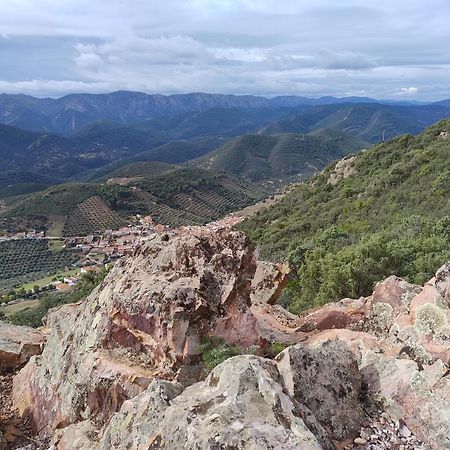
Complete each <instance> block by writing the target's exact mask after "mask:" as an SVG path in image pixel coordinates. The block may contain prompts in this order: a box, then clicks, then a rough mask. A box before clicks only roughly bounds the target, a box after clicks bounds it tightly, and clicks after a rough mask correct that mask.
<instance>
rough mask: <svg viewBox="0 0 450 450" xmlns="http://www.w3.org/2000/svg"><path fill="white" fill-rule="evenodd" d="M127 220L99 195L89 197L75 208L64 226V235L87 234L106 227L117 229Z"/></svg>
mask: <svg viewBox="0 0 450 450" xmlns="http://www.w3.org/2000/svg"><path fill="white" fill-rule="evenodd" d="M125 224H126V222H125V220H124V219H123V218H121V217H120V216H119V215H118V214H117V213H115V212H114V211H112V210H111V209H110V208H109V207H108V205H107V204H106V203H105V202H104V201H103V200H102V199H101V198H100V197H99V196H97V195H94V196H92V197H89V198H87V199H86V200H84V201H83V202H81V203H80V204H79V205H77V206H76V207H75V209H73V211H72V212H71V213H70V214H69V216H68V217H67V222H66V224H65V226H64V230H63V235H64V236H85V235H87V234H90V233H92V232H96V231H102V230H105V229H108V228H110V229H116V228H120V227H121V226H123V225H125Z"/></svg>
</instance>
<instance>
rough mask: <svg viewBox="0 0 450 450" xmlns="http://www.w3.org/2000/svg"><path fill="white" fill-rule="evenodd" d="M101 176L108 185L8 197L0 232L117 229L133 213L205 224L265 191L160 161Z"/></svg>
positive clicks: (163, 220) (175, 223)
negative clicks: (14, 197) (13, 197)
mask: <svg viewBox="0 0 450 450" xmlns="http://www.w3.org/2000/svg"><path fill="white" fill-rule="evenodd" d="M106 178H107V180H106ZM106 178H105V179H103V180H102V181H107V183H100V182H96V183H69V184H61V185H58V186H53V187H51V188H49V189H47V190H45V191H42V192H38V193H34V194H32V195H30V196H26V197H20V198H17V199H10V201H9V202H6V204H5V205H4V209H3V211H2V212H0V231H10V230H20V229H24V228H28V229H29V228H37V229H45V230H47V232H48V233H49V234H50V235H52V236H58V235H64V236H73V235H85V234H89V233H92V232H95V231H101V230H104V229H107V228H113V229H114V228H118V227H120V226H122V225H124V224H125V223H126V221H127V220H128V219H129V217H130V216H132V215H135V214H143V215H151V216H152V217H153V218H154V220H155V221H156V222H158V223H162V224H166V225H170V226H179V225H187V224H204V223H207V222H210V221H212V220H215V219H218V218H219V217H222V216H224V215H226V214H227V213H229V212H231V211H234V210H237V209H241V208H243V207H245V206H248V205H250V204H253V203H255V202H257V201H259V200H261V199H262V198H263V197H265V196H266V195H267V192H266V191H265V190H263V189H261V188H259V187H256V186H254V185H252V184H251V183H249V182H247V181H245V180H243V179H239V178H236V177H233V176H232V175H228V174H224V173H219V172H213V171H207V170H203V169H198V168H189V167H178V166H171V165H168V164H164V163H134V164H133V165H130V166H127V167H123V168H121V169H119V170H117V171H115V172H113V173H111V174H110V175H108V177H106Z"/></svg>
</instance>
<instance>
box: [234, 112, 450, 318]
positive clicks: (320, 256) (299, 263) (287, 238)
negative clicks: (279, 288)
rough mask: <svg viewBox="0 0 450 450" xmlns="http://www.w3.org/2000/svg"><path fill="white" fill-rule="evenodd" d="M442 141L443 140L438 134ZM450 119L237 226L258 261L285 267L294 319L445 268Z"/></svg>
mask: <svg viewBox="0 0 450 450" xmlns="http://www.w3.org/2000/svg"><path fill="white" fill-rule="evenodd" d="M445 133H448V134H445ZM449 154H450V120H447V121H442V122H440V123H438V124H436V125H434V126H432V127H431V128H429V129H428V130H426V131H425V132H424V133H423V134H421V135H419V136H417V137H414V136H410V135H406V136H401V137H398V138H395V139H392V140H391V141H389V142H386V143H384V144H379V145H376V146H375V147H373V148H371V149H370V150H367V151H364V152H362V153H360V154H359V155H358V156H357V157H356V159H355V160H354V162H353V163H352V161H351V160H350V161H347V164H348V165H349V167H350V166H352V165H353V167H352V168H351V170H350V172H351V171H353V174H351V175H350V176H349V177H348V178H345V179H344V178H343V179H340V180H338V181H337V184H336V185H333V184H330V182H329V179H330V174H332V173H333V170H334V168H335V164H333V165H331V166H330V167H328V168H327V169H326V170H325V171H324V172H323V173H321V174H319V175H317V176H316V177H314V178H313V179H312V180H311V182H309V183H307V184H304V185H301V186H299V187H298V188H296V189H295V190H294V191H293V192H292V193H290V194H289V195H287V196H286V197H285V198H284V199H283V200H282V201H281V202H280V203H279V204H277V205H275V206H273V207H271V208H268V209H266V210H263V211H261V212H260V213H259V214H257V215H256V216H255V217H254V218H252V219H250V220H247V221H246V222H245V223H244V224H243V225H242V229H244V230H245V231H246V232H247V233H248V234H249V235H250V236H251V238H252V239H253V240H254V241H255V242H256V243H257V244H258V245H259V246H260V248H261V252H262V256H264V257H267V258H271V259H274V260H277V259H289V260H290V262H291V265H292V266H293V268H294V273H295V274H296V275H298V276H297V277H294V279H293V280H292V281H291V283H290V286H289V289H288V290H287V291H286V293H285V301H286V302H287V303H289V304H290V306H291V308H292V309H293V310H295V311H298V310H301V309H304V308H306V307H310V306H315V305H319V304H322V303H325V302H328V301H330V300H336V299H340V298H344V297H347V296H348V297H353V298H358V297H359V296H361V295H367V294H368V293H370V292H371V289H372V286H373V284H374V283H375V282H377V281H379V280H381V279H383V278H385V277H386V276H388V275H392V274H396V275H398V276H402V277H405V278H406V279H408V280H410V281H412V282H415V283H419V284H421V283H423V282H424V281H426V280H427V279H428V278H429V277H431V276H432V274H433V272H434V270H435V269H436V267H439V265H441V264H442V263H444V262H445V261H447V260H449V259H450V200H449V191H450V159H449V157H448V156H449Z"/></svg>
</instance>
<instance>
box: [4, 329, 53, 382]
mask: <svg viewBox="0 0 450 450" xmlns="http://www.w3.org/2000/svg"><path fill="white" fill-rule="evenodd" d="M44 341H45V333H43V332H41V331H39V330H35V329H33V328H29V327H21V326H16V325H11V324H9V323H6V322H2V321H0V374H2V373H6V372H8V371H13V370H17V369H18V368H20V367H21V366H23V365H24V364H25V363H26V362H27V361H28V360H29V359H30V357H31V356H33V355H38V354H39V353H41V351H42V347H43V344H44Z"/></svg>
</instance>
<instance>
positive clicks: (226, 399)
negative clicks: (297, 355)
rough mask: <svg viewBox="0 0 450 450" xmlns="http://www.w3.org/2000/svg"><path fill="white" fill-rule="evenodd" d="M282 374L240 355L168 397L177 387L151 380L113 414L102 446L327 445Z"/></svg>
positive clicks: (309, 449)
mask: <svg viewBox="0 0 450 450" xmlns="http://www.w3.org/2000/svg"><path fill="white" fill-rule="evenodd" d="M278 378H279V375H278V371H277V369H276V366H275V364H274V363H273V362H272V361H270V360H267V359H263V358H258V357H256V356H237V357H234V358H231V359H229V360H227V361H225V362H224V363H222V364H221V365H220V366H218V367H217V368H216V369H214V370H213V371H212V372H211V373H210V375H209V376H208V377H207V379H206V380H205V381H204V382H201V383H197V384H195V385H193V386H191V387H188V388H187V389H186V390H185V391H184V392H183V393H182V394H180V395H178V396H176V397H175V398H173V399H172V400H171V401H170V402H169V400H170V399H171V397H172V396H173V392H174V391H175V392H176V390H177V387H176V386H173V385H169V384H168V383H162V384H161V383H153V384H152V385H151V386H150V387H149V389H147V391H146V392H145V393H143V394H141V396H139V397H137V398H135V399H133V400H129V401H128V402H126V403H125V404H124V405H123V407H122V410H121V411H120V413H118V414H116V415H115V416H114V417H113V419H112V420H111V422H110V424H109V426H108V427H107V429H106V431H105V433H104V435H103V438H102V440H101V443H100V449H101V450H109V449H121V448H129V449H135V450H138V449H139V450H141V449H146V448H167V449H169V448H170V449H177V448H185V449H200V448H201V449H208V448H210V449H213V448H217V449H219V448H236V449H269V448H280V449H281V448H283V449H299V450H314V449H322V448H326V446H327V443H326V442H324V443H323V444H324V447H323V446H322V445H321V443H320V442H319V440H318V438H317V437H316V436H315V435H314V434H313V433H312V432H311V431H310V430H309V429H308V427H307V426H306V425H305V423H304V421H303V420H302V419H301V417H300V412H299V411H296V407H295V405H294V403H293V402H292V401H291V399H290V398H289V397H288V396H287V395H286V394H285V393H284V392H283V390H282V387H281V385H280V384H279V383H278ZM143 408H144V409H143ZM136 424H139V431H137V428H136V426H135V425H136ZM328 446H329V447H330V446H331V444H330V443H328ZM330 448H332V447H330Z"/></svg>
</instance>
